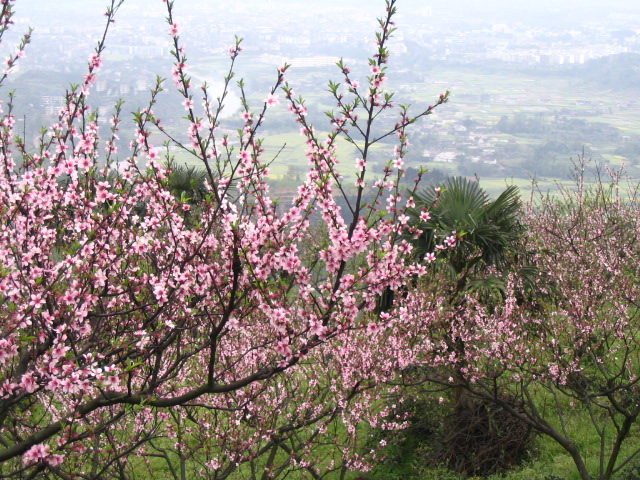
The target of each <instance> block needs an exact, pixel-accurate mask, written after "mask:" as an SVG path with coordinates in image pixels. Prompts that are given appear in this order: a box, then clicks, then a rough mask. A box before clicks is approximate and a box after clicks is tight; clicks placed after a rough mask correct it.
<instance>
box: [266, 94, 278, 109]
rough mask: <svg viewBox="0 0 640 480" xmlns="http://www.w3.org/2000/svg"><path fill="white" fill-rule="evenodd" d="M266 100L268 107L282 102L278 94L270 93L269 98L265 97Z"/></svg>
mask: <svg viewBox="0 0 640 480" xmlns="http://www.w3.org/2000/svg"><path fill="white" fill-rule="evenodd" d="M264 102H265V103H266V104H267V107H273V106H275V105H278V104H279V103H280V99H279V98H278V95H275V94H273V93H270V94H269V95H267V98H265V99H264Z"/></svg>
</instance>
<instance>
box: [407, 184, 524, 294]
mask: <svg viewBox="0 0 640 480" xmlns="http://www.w3.org/2000/svg"><path fill="white" fill-rule="evenodd" d="M414 200H415V204H416V206H415V208H413V209H411V211H410V212H409V216H410V217H411V220H410V222H411V224H412V226H413V227H414V228H416V229H419V230H421V233H420V235H419V236H418V237H414V238H413V239H411V242H412V243H413V246H414V254H415V255H416V257H417V258H420V259H422V258H424V257H425V255H427V254H429V253H431V252H434V251H436V250H437V249H438V248H442V247H439V246H445V247H447V248H446V251H445V252H443V253H444V261H441V262H439V265H441V266H444V267H446V268H447V269H449V270H450V272H451V273H452V274H453V275H454V276H455V277H456V278H457V285H456V291H457V293H460V292H462V291H463V290H465V289H467V288H477V289H479V290H487V291H494V292H495V291H496V289H497V290H502V289H503V284H502V282H501V280H500V279H499V277H498V276H496V275H495V272H501V271H504V270H505V269H506V268H508V267H509V266H510V265H512V264H513V263H514V258H515V257H517V256H518V255H522V253H521V252H519V251H518V246H519V243H520V239H521V235H522V233H523V232H524V227H523V224H522V222H521V221H520V218H521V201H520V196H519V192H518V188H517V187H515V186H509V187H507V188H506V189H505V190H504V191H503V192H502V193H501V194H500V195H499V196H498V197H497V198H495V199H491V198H490V197H489V195H488V194H487V193H486V192H485V191H484V190H483V189H482V188H481V187H480V186H479V185H478V182H476V181H472V180H468V179H467V178H464V177H452V178H449V179H448V180H447V181H446V182H445V183H444V184H443V185H441V186H440V187H435V186H430V187H427V188H426V189H425V190H423V191H422V192H420V193H417V194H416V195H415V197H414ZM425 212H426V213H427V214H428V215H427V214H425ZM447 238H448V239H449V240H448V241H447ZM447 242H448V243H447ZM441 257H442V255H441ZM490 272H494V273H492V274H490V275H487V274H488V273H490Z"/></svg>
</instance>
